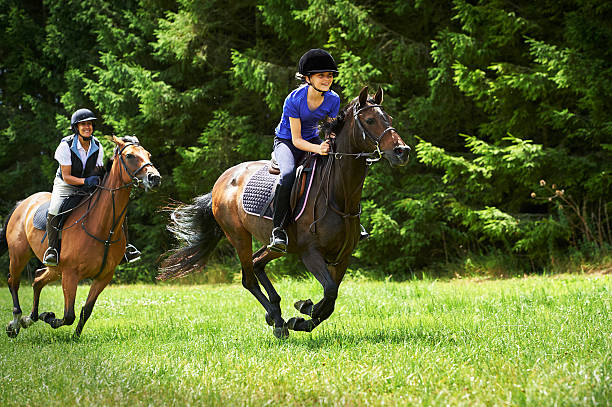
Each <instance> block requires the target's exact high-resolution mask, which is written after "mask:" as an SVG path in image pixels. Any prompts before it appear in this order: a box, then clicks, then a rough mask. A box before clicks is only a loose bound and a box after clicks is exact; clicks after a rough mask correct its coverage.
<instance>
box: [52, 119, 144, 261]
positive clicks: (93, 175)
mask: <svg viewBox="0 0 612 407" xmlns="http://www.w3.org/2000/svg"><path fill="white" fill-rule="evenodd" d="M95 120H96V117H95V116H94V115H93V113H92V112H91V110H89V109H79V110H77V111H76V112H74V113H73V115H72V117H71V119H70V128H71V129H72V131H73V132H74V133H73V134H72V135H70V136H68V137H64V138H63V139H62V141H61V142H60V144H59V146H58V147H57V149H56V150H55V159H56V160H57V161H58V162H59V168H58V169H57V173H56V174H55V180H54V181H53V192H52V193H51V203H50V204H49V213H48V215H47V236H48V240H49V248H47V250H46V251H45V254H44V256H43V264H44V265H45V266H57V265H58V263H59V231H60V229H59V223H60V221H61V218H62V215H61V214H60V208H61V206H62V203H63V202H64V200H65V199H66V198H68V197H70V196H72V195H76V194H78V193H79V191H80V190H82V189H83V188H85V187H93V186H95V185H98V184H99V183H100V176H101V174H103V173H104V169H103V165H104V164H103V161H102V159H103V158H104V149H103V148H102V144H101V143H100V141H99V140H98V139H97V138H96V137H94V136H93V132H94V121H95ZM139 258H140V252H139V251H138V249H136V248H135V247H134V246H132V245H131V244H128V245H127V246H126V251H125V259H126V260H127V261H135V260H138V259H139Z"/></svg>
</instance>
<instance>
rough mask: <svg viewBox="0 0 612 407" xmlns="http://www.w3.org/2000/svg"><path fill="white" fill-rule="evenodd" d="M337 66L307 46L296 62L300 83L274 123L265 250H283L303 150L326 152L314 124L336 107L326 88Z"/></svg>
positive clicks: (337, 102) (325, 143)
mask: <svg viewBox="0 0 612 407" xmlns="http://www.w3.org/2000/svg"><path fill="white" fill-rule="evenodd" d="M337 74H338V67H337V66H336V62H335V61H334V58H332V56H331V55H330V54H329V53H328V52H327V51H324V50H322V49H311V50H310V51H308V52H306V53H305V54H304V55H303V56H302V57H301V58H300V61H299V64H298V73H297V74H296V77H298V79H301V80H302V82H303V85H302V86H300V87H299V88H297V89H295V90H294V91H292V92H291V93H290V94H289V95H288V96H287V98H286V99H285V103H284V105H283V114H282V116H281V120H280V123H279V124H278V126H276V129H275V131H274V132H275V137H274V155H275V157H276V161H277V162H278V166H279V168H280V172H281V173H280V181H279V184H278V186H277V187H276V193H275V195H274V208H275V209H274V217H273V223H274V229H272V237H271V238H270V245H269V246H268V248H269V249H271V250H273V251H277V252H281V253H285V252H286V251H287V244H288V238H287V233H286V232H285V229H284V228H285V226H286V224H287V223H288V221H289V219H288V215H289V198H290V195H291V187H292V186H293V181H294V179H295V166H296V164H297V163H298V162H299V161H300V160H301V159H302V157H303V156H304V154H306V152H311V153H316V154H321V155H327V154H328V153H329V151H330V145H329V142H328V141H323V142H322V140H321V139H320V138H319V133H318V128H317V125H318V123H319V121H320V120H322V119H323V118H325V117H326V116H328V117H330V118H334V117H336V116H337V115H338V111H339V109H340V96H338V94H337V93H336V92H334V91H333V90H330V88H331V85H332V83H333V81H334V76H335V75H337Z"/></svg>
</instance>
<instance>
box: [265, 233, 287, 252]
mask: <svg viewBox="0 0 612 407" xmlns="http://www.w3.org/2000/svg"><path fill="white" fill-rule="evenodd" d="M288 241H289V239H288V237H287V232H285V230H284V229H282V228H280V227H278V228H274V229H272V236H271V237H270V244H269V245H268V249H270V250H272V251H273V252H277V253H287V245H288V244H289V243H288Z"/></svg>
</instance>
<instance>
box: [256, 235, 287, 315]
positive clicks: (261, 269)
mask: <svg viewBox="0 0 612 407" xmlns="http://www.w3.org/2000/svg"><path fill="white" fill-rule="evenodd" d="M281 256H282V253H278V252H273V251H272V250H269V249H268V248H267V247H266V246H263V247H262V248H261V249H259V250H258V251H257V252H256V253H255V254H254V255H253V269H254V272H255V276H257V279H258V280H259V282H260V283H261V285H262V286H263V288H264V289H265V290H266V293H267V294H268V298H269V300H270V305H271V306H272V309H273V311H274V314H275V315H276V314H277V313H278V316H281V315H282V314H281V308H280V301H281V297H280V295H278V293H277V292H276V289H275V288H274V286H273V285H272V282H271V281H270V279H269V278H268V275H267V274H266V270H265V267H266V264H268V263H269V262H270V261H272V260H274V259H276V258H279V257H281ZM281 319H282V316H281ZM266 322H267V323H268V325H273V324H274V323H275V320H274V319H273V316H272V315H271V314H269V313H267V312H266Z"/></svg>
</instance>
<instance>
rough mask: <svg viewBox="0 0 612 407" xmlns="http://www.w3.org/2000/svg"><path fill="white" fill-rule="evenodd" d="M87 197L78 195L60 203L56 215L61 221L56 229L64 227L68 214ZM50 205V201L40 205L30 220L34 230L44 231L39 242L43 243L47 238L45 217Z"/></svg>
mask: <svg viewBox="0 0 612 407" xmlns="http://www.w3.org/2000/svg"><path fill="white" fill-rule="evenodd" d="M88 196H89V195H80V194H79V195H72V196H69V197H68V198H66V199H64V201H63V202H62V205H61V206H60V210H59V213H60V214H59V215H58V216H61V219H60V221H59V224H58V228H59V229H60V230H61V229H62V227H63V226H64V222H65V221H66V218H68V215H69V214H70V212H72V210H73V209H74V208H76V207H77V206H78V205H79V204H80V203H81V201H82V200H83V198H86V197H88ZM50 204H51V201H47V202H44V203H43V204H42V205H40V206H39V207H38V209H36V212H35V213H34V219H33V220H32V223H33V225H34V227H35V228H36V229H38V230H44V231H45V234H44V235H43V237H42V240H41V242H42V241H44V240H45V238H46V237H47V215H48V213H49V205H50ZM60 239H61V233H60Z"/></svg>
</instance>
